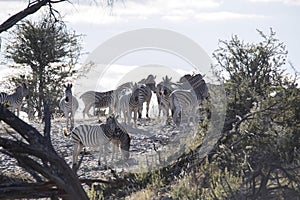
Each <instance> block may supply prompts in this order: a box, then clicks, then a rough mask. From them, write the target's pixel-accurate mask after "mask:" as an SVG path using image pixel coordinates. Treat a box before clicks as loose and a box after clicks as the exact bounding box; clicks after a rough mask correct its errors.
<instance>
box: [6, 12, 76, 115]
mask: <svg viewBox="0 0 300 200" xmlns="http://www.w3.org/2000/svg"><path fill="white" fill-rule="evenodd" d="M11 34H12V35H13V39H12V40H10V42H9V44H8V45H7V47H6V53H5V56H6V58H9V59H12V60H13V61H14V63H16V64H18V65H12V66H11V67H16V68H20V65H21V66H23V67H27V66H29V67H30V69H31V74H30V76H27V82H28V85H29V89H30V98H29V99H28V102H27V103H28V108H29V110H28V113H29V114H30V117H33V116H34V115H35V113H37V116H38V117H39V118H41V116H42V113H43V112H42V108H43V102H44V100H45V99H46V98H47V99H50V100H51V102H52V107H51V112H52V113H53V112H55V109H56V108H57V107H58V102H59V100H60V98H61V97H62V95H63V93H62V87H61V86H62V85H63V82H64V81H65V78H67V77H72V76H73V75H74V74H75V73H76V70H75V64H76V63H77V62H78V58H79V56H80V51H81V45H80V35H76V34H75V32H71V31H69V30H68V29H67V27H66V25H65V24H64V23H63V22H62V21H57V20H55V19H54V18H53V17H51V15H50V16H46V17H44V18H42V19H41V20H40V21H38V22H33V21H29V20H26V21H24V22H23V23H21V24H20V25H18V26H17V27H16V28H15V29H14V30H12V31H11ZM14 81H17V82H19V81H20V80H16V79H14Z"/></svg>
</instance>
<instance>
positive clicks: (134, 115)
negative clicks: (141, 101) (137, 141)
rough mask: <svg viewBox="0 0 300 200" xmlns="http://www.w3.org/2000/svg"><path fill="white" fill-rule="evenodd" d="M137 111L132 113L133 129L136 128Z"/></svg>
mask: <svg viewBox="0 0 300 200" xmlns="http://www.w3.org/2000/svg"><path fill="white" fill-rule="evenodd" d="M137 112H138V111H137V110H135V111H133V121H134V127H135V128H136V117H137Z"/></svg>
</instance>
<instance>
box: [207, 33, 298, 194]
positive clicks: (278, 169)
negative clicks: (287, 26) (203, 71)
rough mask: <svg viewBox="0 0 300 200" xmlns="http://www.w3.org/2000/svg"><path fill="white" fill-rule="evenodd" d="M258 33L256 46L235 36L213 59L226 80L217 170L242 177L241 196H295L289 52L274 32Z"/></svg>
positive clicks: (294, 99)
mask: <svg viewBox="0 0 300 200" xmlns="http://www.w3.org/2000/svg"><path fill="white" fill-rule="evenodd" d="M258 33H259V34H260V36H261V37H262V41H261V42H259V43H257V44H255V43H250V44H249V43H245V42H243V41H241V40H240V39H239V38H238V37H237V36H234V37H232V38H231V40H230V41H220V45H219V49H217V50H216V51H215V52H214V54H213V57H214V58H215V59H216V61H217V65H216V66H215V68H216V69H218V70H219V71H220V74H222V75H223V79H224V81H225V88H226V93H227V102H228V105H227V113H226V122H230V123H225V124H227V127H225V128H224V137H223V138H222V140H221V141H220V143H221V144H220V146H222V148H220V149H219V150H218V152H217V153H216V154H215V156H216V157H217V159H216V160H218V163H219V167H220V168H221V169H223V170H224V169H228V170H230V171H231V172H232V173H233V174H241V175H242V176H243V180H244V182H243V183H242V184H241V185H240V187H239V188H240V191H238V192H239V193H242V192H241V191H242V188H243V189H244V193H242V196H248V197H250V198H253V199H257V198H262V199H263V198H268V199H269V198H272V196H268V195H270V194H272V193H273V194H275V195H280V194H281V195H282V194H283V193H286V194H288V193H289V192H291V194H292V195H299V192H298V191H299V187H300V185H299V181H300V180H299V174H300V170H299V161H300V157H299V150H300V149H299V144H300V141H299V131H300V129H299V127H300V126H299V125H300V118H299V99H300V90H299V88H297V83H296V79H297V74H296V73H295V76H294V77H293V76H291V75H289V74H288V73H287V72H286V68H285V66H286V58H287V50H286V47H285V45H284V44H283V43H281V42H280V41H279V40H278V39H277V38H275V35H276V33H275V32H274V31H273V30H272V29H271V30H270V34H269V35H266V34H264V33H263V32H261V31H258ZM270 185H271V186H270ZM270 191H272V192H270ZM231 194H233V193H231ZM292 195H290V196H288V197H291V196H292Z"/></svg>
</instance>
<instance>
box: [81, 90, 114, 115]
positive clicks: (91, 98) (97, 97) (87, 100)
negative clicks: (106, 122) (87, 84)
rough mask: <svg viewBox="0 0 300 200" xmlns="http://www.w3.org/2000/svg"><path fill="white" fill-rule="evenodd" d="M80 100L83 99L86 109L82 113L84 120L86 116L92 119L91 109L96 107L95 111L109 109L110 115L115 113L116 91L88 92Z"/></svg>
mask: <svg viewBox="0 0 300 200" xmlns="http://www.w3.org/2000/svg"><path fill="white" fill-rule="evenodd" d="M80 99H82V101H83V103H84V109H83V112H82V114H83V118H85V115H88V117H91V115H90V114H89V111H90V109H91V107H94V111H95V109H96V108H99V109H100V108H107V107H109V113H113V107H114V106H113V102H114V90H110V91H106V92H96V91H88V92H85V93H83V94H82V95H81V96H80ZM94 113H95V112H94Z"/></svg>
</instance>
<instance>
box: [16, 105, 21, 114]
mask: <svg viewBox="0 0 300 200" xmlns="http://www.w3.org/2000/svg"><path fill="white" fill-rule="evenodd" d="M20 110H21V105H20V106H17V117H19V116H20Z"/></svg>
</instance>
